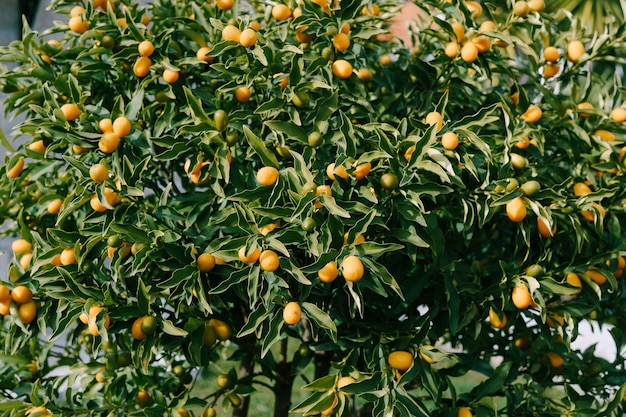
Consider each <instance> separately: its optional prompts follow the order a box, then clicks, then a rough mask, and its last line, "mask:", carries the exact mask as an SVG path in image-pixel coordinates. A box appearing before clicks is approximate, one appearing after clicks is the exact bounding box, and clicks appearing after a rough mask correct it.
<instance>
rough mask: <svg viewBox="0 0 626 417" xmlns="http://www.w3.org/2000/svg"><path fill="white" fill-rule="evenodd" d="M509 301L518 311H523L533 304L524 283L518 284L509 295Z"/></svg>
mask: <svg viewBox="0 0 626 417" xmlns="http://www.w3.org/2000/svg"><path fill="white" fill-rule="evenodd" d="M511 299H512V300H513V304H514V305H515V307H517V308H518V309H520V310H524V309H526V308H528V307H530V306H531V305H532V303H533V298H532V296H531V295H530V291H528V287H527V286H526V284H524V283H521V282H520V283H518V284H517V285H516V286H515V287H514V288H513V292H512V293H511Z"/></svg>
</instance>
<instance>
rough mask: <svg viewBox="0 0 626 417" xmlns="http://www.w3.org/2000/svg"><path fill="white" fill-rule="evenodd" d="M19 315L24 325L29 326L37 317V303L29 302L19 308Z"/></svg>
mask: <svg viewBox="0 0 626 417" xmlns="http://www.w3.org/2000/svg"><path fill="white" fill-rule="evenodd" d="M18 313H19V316H20V320H22V323H24V324H28V323H30V322H31V321H33V320H34V319H35V317H37V303H35V302H34V301H33V300H30V301H27V302H25V303H23V304H22V305H20V306H19V309H18Z"/></svg>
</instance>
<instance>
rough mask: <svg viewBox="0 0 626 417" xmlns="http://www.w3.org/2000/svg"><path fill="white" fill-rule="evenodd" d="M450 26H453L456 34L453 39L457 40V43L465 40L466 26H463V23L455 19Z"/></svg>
mask: <svg viewBox="0 0 626 417" xmlns="http://www.w3.org/2000/svg"><path fill="white" fill-rule="evenodd" d="M450 26H452V31H453V32H454V36H455V38H454V39H453V40H456V42H457V43H461V42H463V38H464V37H465V26H463V23H461V22H459V21H458V20H455V21H453V22H452V23H450Z"/></svg>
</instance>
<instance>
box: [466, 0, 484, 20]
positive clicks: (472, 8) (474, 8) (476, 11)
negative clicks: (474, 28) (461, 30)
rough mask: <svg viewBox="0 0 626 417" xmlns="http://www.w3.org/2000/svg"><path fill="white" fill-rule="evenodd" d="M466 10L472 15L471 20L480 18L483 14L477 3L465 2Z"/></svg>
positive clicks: (480, 6) (481, 7)
mask: <svg viewBox="0 0 626 417" xmlns="http://www.w3.org/2000/svg"><path fill="white" fill-rule="evenodd" d="M465 5H466V6H467V10H469V12H470V13H471V14H472V17H473V18H477V17H480V15H482V14H483V6H482V5H481V4H480V3H479V2H477V1H466V2H465Z"/></svg>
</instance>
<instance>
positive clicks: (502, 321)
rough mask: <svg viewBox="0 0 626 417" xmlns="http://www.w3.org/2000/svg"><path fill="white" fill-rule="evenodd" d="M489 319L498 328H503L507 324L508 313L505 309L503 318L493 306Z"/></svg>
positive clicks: (490, 309)
mask: <svg viewBox="0 0 626 417" xmlns="http://www.w3.org/2000/svg"><path fill="white" fill-rule="evenodd" d="M489 321H490V322H491V325H492V326H493V327H495V328H496V329H502V328H504V327H505V326H506V322H507V319H506V313H505V312H504V311H503V312H502V318H500V316H499V315H498V313H496V311H495V310H494V309H493V307H491V308H489Z"/></svg>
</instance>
